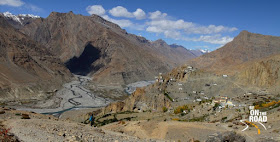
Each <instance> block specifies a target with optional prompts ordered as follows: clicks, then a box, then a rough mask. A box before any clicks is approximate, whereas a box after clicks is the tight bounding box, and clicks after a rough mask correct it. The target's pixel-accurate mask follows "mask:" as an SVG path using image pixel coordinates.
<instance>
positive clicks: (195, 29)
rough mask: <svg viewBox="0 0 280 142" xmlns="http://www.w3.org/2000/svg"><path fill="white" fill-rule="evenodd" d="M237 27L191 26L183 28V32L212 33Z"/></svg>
mask: <svg viewBox="0 0 280 142" xmlns="http://www.w3.org/2000/svg"><path fill="white" fill-rule="evenodd" d="M236 30H237V28H235V27H233V28H229V27H224V26H221V25H220V26H215V25H209V26H195V27H193V28H189V29H185V32H186V33H188V34H213V33H221V32H233V31H236Z"/></svg>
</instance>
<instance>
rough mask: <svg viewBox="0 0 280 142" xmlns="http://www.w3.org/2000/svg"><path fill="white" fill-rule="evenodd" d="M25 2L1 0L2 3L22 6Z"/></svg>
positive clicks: (0, 3)
mask: <svg viewBox="0 0 280 142" xmlns="http://www.w3.org/2000/svg"><path fill="white" fill-rule="evenodd" d="M23 4H24V2H22V1H21V0H0V5H8V6H13V7H20V6H22V5H23Z"/></svg>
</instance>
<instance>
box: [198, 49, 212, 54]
mask: <svg viewBox="0 0 280 142" xmlns="http://www.w3.org/2000/svg"><path fill="white" fill-rule="evenodd" d="M200 51H201V52H202V53H204V54H205V53H209V52H210V51H209V50H208V49H200Z"/></svg>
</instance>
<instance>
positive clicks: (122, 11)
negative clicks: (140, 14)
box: [109, 6, 134, 18]
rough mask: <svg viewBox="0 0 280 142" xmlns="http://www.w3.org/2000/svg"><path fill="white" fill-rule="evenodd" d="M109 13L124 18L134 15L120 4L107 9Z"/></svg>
mask: <svg viewBox="0 0 280 142" xmlns="http://www.w3.org/2000/svg"><path fill="white" fill-rule="evenodd" d="M109 13H110V14H111V15H112V16H115V17H126V18H132V17H134V15H133V14H132V13H130V12H128V11H127V9H126V8H124V7H122V6H117V7H114V8H112V9H111V10H109Z"/></svg>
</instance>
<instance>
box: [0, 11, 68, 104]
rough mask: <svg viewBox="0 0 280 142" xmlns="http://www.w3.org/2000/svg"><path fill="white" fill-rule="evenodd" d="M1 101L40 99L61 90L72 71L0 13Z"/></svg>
mask: <svg viewBox="0 0 280 142" xmlns="http://www.w3.org/2000/svg"><path fill="white" fill-rule="evenodd" d="M0 31H1V33H0V52H1V53H0V60H1V63H0V88H1V89H0V94H1V97H0V101H1V102H7V101H20V100H28V99H29V100H30V99H33V100H36V99H39V98H44V97H47V96H46V95H45V93H44V92H47V91H53V90H55V89H58V88H59V87H60V86H61V84H62V83H63V82H64V81H67V80H69V78H70V76H71V74H70V72H69V71H68V69H67V68H65V67H64V65H63V63H62V62H61V61H60V60H59V59H58V58H56V57H54V56H53V55H52V54H51V53H50V52H48V51H47V50H46V48H45V47H44V46H42V45H40V44H38V43H37V42H34V41H32V40H31V39H29V38H28V37H26V36H25V35H24V34H22V33H20V32H18V31H17V30H15V29H14V28H13V27H12V26H10V25H9V24H8V22H7V21H6V19H5V18H4V17H2V16H0Z"/></svg>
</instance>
